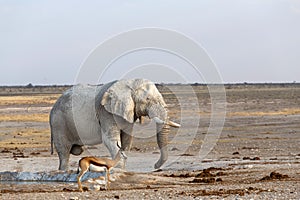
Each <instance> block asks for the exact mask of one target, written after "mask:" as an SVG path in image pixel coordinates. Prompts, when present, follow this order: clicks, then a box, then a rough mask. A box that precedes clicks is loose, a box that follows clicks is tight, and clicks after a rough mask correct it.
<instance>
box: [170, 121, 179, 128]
mask: <svg viewBox="0 0 300 200" xmlns="http://www.w3.org/2000/svg"><path fill="white" fill-rule="evenodd" d="M168 125H170V126H172V127H175V128H179V127H180V126H181V125H180V124H177V123H176V122H172V121H168Z"/></svg>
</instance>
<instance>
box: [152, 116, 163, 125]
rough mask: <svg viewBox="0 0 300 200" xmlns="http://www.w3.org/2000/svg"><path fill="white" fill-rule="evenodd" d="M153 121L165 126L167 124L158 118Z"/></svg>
mask: <svg viewBox="0 0 300 200" xmlns="http://www.w3.org/2000/svg"><path fill="white" fill-rule="evenodd" d="M153 120H154V121H155V123H157V124H164V123H165V122H164V121H163V120H161V119H159V118H158V117H153Z"/></svg>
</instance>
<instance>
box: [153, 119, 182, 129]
mask: <svg viewBox="0 0 300 200" xmlns="http://www.w3.org/2000/svg"><path fill="white" fill-rule="evenodd" d="M153 120H154V121H155V122H156V123H157V124H165V123H166V122H165V121H163V120H161V119H159V118H158V117H153ZM166 124H168V125H169V126H172V127H175V128H179V127H180V126H181V125H180V124H177V123H176V122H172V121H170V120H168V122H167V123H166Z"/></svg>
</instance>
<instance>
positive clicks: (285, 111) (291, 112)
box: [227, 109, 300, 117]
mask: <svg viewBox="0 0 300 200" xmlns="http://www.w3.org/2000/svg"><path fill="white" fill-rule="evenodd" d="M297 114H300V109H283V110H279V111H265V112H262V111H254V112H230V113H227V116H229V117H234V116H274V115H297Z"/></svg>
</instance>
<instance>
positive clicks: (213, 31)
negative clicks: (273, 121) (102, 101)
mask: <svg viewBox="0 0 300 200" xmlns="http://www.w3.org/2000/svg"><path fill="white" fill-rule="evenodd" d="M143 27H158V28H164V29H171V30H174V31H178V32H180V33H182V34H184V35H186V36H188V37H190V38H192V39H193V40H195V41H196V42H198V43H199V44H201V46H202V47H203V48H204V49H205V50H206V52H207V53H208V54H209V56H210V57H211V59H212V60H213V61H214V62H215V64H216V65H217V68H218V70H219V72H220V75H221V77H222V79H223V81H224V83H228V82H293V81H296V82H300V0H247V1H244V0H218V1H216V0H201V1H199V0H195V1H174V0H169V1H163V0H160V1H153V0H151V1H150V0H149V1H146V0H131V1H124V0H114V1H74V0H72V1H50V0H49V1H41V0H36V1H33V0H27V1H11V0H7V1H5V0H0V36H1V37H0V68H1V72H0V85H19V84H22V85H24V84H28V83H32V84H34V85H37V84H38V85H39V84H73V83H74V80H75V79H76V76H77V73H78V71H79V68H80V66H81V64H82V63H83V62H84V60H85V59H86V58H87V57H88V55H89V53H90V52H91V51H92V50H93V49H95V48H96V47H97V46H98V45H99V44H100V43H102V42H103V41H105V40H107V39H108V38H111V37H112V36H114V35H116V34H119V33H121V32H124V31H128V30H131V29H137V28H143ZM128 42H130V41H128ZM146 53H147V52H146ZM150 54H151V58H152V60H149V59H148V58H147V59H146V60H145V63H144V64H145V65H146V66H147V65H148V64H149V62H152V63H159V64H160V65H159V66H161V67H158V66H154V67H153V69H152V70H151V71H149V70H148V71H147V69H146V68H145V66H144V67H138V68H137V70H135V75H134V76H141V77H144V78H151V77H147V75H149V74H150V73H151V74H152V73H153V74H155V76H156V78H153V79H155V80H154V81H159V82H168V81H172V80H170V79H169V78H168V75H169V74H172V73H168V70H169V68H168V67H170V65H172V62H173V63H180V61H176V62H175V60H176V59H177V60H178V58H175V57H173V58H172V56H170V55H166V53H157V52H154V53H153V52H152V53H151V52H150ZM138 57H139V55H138V54H136V55H134V54H133V55H128V58H127V60H126V57H125V58H123V60H125V61H124V65H125V62H126V65H128V64H130V63H131V62H132V65H134V64H135V61H134V60H135V59H138ZM164 58H165V59H166V61H164ZM170 60H173V61H170ZM141 64H143V63H139V65H141ZM118 65H120V66H121V65H122V62H121V60H120V62H119V64H118ZM118 65H116V67H115V69H114V70H115V71H114V70H113V71H112V73H109V74H107V76H106V77H105V80H112V79H116V78H119V75H115V74H114V72H118ZM164 66H167V67H164ZM175 69H176V66H175ZM187 69H188V66H187ZM126 73H127V75H124V74H123V75H122V76H123V77H131V76H130V75H128V74H130V72H126ZM177 75H178V74H177ZM179 76H180V74H179ZM184 81H187V82H201V81H203V80H200V79H197V78H193V77H190V78H188V79H185V80H184V78H183V82H184Z"/></svg>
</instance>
